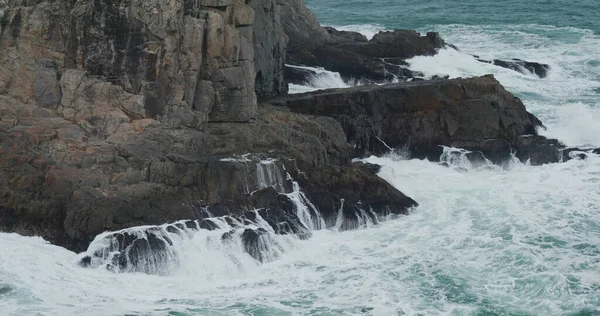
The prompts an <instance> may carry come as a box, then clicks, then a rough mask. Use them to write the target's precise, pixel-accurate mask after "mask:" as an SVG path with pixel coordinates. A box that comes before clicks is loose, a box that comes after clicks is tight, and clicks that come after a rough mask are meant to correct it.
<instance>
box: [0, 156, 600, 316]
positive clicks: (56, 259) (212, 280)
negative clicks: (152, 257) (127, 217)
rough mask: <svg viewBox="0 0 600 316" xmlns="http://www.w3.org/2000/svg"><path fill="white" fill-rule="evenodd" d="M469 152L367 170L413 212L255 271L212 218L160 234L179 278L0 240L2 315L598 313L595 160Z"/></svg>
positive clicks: (395, 160)
mask: <svg viewBox="0 0 600 316" xmlns="http://www.w3.org/2000/svg"><path fill="white" fill-rule="evenodd" d="M468 154H469V152H466V151H462V150H460V149H454V148H446V149H445V151H444V155H443V156H442V163H441V164H439V163H432V162H428V161H422V160H406V159H402V155H393V156H390V157H381V158H377V157H371V158H368V159H366V160H365V161H367V162H371V163H377V164H380V165H382V169H381V171H380V173H379V175H380V176H381V177H383V178H384V179H386V180H387V181H388V182H390V183H391V184H393V185H394V186H395V187H397V188H399V189H401V190H402V191H404V192H406V193H407V194H409V195H411V196H414V197H415V198H416V199H418V201H419V202H420V203H421V205H420V206H419V207H418V208H417V209H415V210H414V211H413V213H412V214H411V215H410V216H407V217H403V218H402V220H397V221H388V222H382V223H380V224H379V225H373V226H370V228H369V229H363V230H354V231H347V232H343V233H340V232H337V231H335V229H332V230H328V229H325V230H318V229H315V230H314V231H313V237H312V238H311V239H308V240H303V241H300V240H299V239H297V238H294V237H293V236H275V238H281V239H278V240H277V242H278V243H279V245H281V246H282V247H283V248H284V251H283V252H281V253H279V254H278V258H277V260H274V261H268V260H267V261H265V262H264V263H262V264H261V263H260V262H259V261H258V260H255V259H254V258H253V257H252V256H251V255H249V254H248V253H247V252H246V251H245V250H244V245H243V244H242V243H239V242H238V241H236V240H233V242H222V235H223V234H225V233H227V232H229V231H230V226H231V223H230V221H228V220H226V219H224V218H221V219H214V220H212V221H215V223H219V225H221V227H222V229H215V230H197V231H196V230H193V231H191V233H193V236H191V237H188V236H186V234H187V233H188V231H187V229H181V230H180V232H174V233H170V232H169V231H168V230H167V229H168V226H166V225H165V226H162V228H165V231H166V232H167V233H169V235H167V236H169V238H172V239H173V243H174V244H175V243H177V244H178V245H179V246H178V247H181V248H180V250H178V251H180V255H178V259H177V260H178V262H179V263H178V268H177V269H176V270H175V271H173V272H172V273H171V274H167V275H163V276H155V275H148V274H142V273H121V274H115V273H113V272H110V271H108V270H107V269H105V268H104V267H98V268H96V269H84V268H80V267H78V264H77V262H78V260H79V259H80V257H79V256H78V255H76V254H74V253H71V252H69V251H66V250H64V249H61V248H59V247H55V246H52V245H49V244H47V243H45V242H44V241H43V240H41V239H40V238H28V237H21V236H17V235H14V234H0V244H1V245H2V251H1V252H0V308H1V309H2V311H3V312H5V313H6V314H7V315H19V314H21V315H22V314H36V313H38V314H52V315H56V314H61V315H73V314H86V315H123V314H144V315H145V314H148V315H163V314H168V313H172V314H181V315H206V314H215V315H245V314H250V313H256V312H258V311H260V312H262V313H265V314H311V313H312V314H334V313H338V314H349V315H355V314H356V315H359V314H364V313H367V314H374V315H389V314H399V313H400V314H426V315H441V314H453V313H456V314H461V313H466V314H469V313H484V312H486V311H496V312H498V311H503V312H505V313H507V314H509V313H520V314H537V313H539V312H544V313H546V314H548V315H560V314H565V313H568V312H569V311H580V310H593V309H594V308H595V305H594V304H595V303H594V302H596V301H595V299H597V290H598V284H600V278H599V277H598V275H599V274H598V273H597V272H598V271H597V264H596V263H597V262H598V260H600V251H598V249H597V247H596V246H595V245H598V244H600V240H599V239H598V236H599V235H598V234H600V230H599V227H600V226H598V224H597V223H598V222H597V220H596V218H597V214H596V213H597V212H596V211H597V210H598V209H599V208H600V199H599V197H600V194H599V193H600V192H598V190H597V184H598V183H600V178H599V177H598V174H600V173H599V172H600V157H599V156H597V155H590V157H589V159H587V160H572V161H569V162H567V163H564V164H552V165H546V166H541V167H531V166H527V165H525V164H522V163H519V162H516V161H515V162H513V163H511V164H510V165H508V166H507V167H497V166H493V165H489V163H488V162H486V161H485V160H482V161H480V163H478V164H473V163H472V157H469V156H468ZM465 158H470V159H467V160H466V159H465ZM444 162H445V163H447V166H446V165H445V164H444ZM257 223H258V224H257V225H261V224H260V222H257ZM177 224H178V223H174V224H173V226H175V227H178V225H177ZM181 224H185V223H181ZM247 225H250V226H251V225H255V224H247ZM186 227H187V225H186ZM263 227H266V226H263ZM138 229H139V228H138ZM171 230H172V229H171ZM146 231H147V230H146ZM239 233H243V230H242V231H240V232H239ZM173 234H175V235H173ZM177 235H182V236H180V237H177ZM178 238H180V239H181V240H179V239H178ZM209 240H212V242H209ZM65 284H68V286H65ZM365 311H366V312H365Z"/></svg>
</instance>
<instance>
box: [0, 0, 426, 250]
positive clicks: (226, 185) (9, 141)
mask: <svg viewBox="0 0 600 316" xmlns="http://www.w3.org/2000/svg"><path fill="white" fill-rule="evenodd" d="M0 3H1V4H2V5H1V6H0V10H2V16H1V19H0V20H1V22H2V23H1V24H0V26H1V29H0V34H1V35H0V69H1V70H0V71H1V73H0V167H1V169H2V173H1V174H0V230H1V231H13V232H18V233H22V234H26V235H32V234H35V235H39V236H42V237H44V238H46V239H47V240H49V241H51V242H53V243H55V244H58V245H62V246H65V247H67V248H69V249H72V250H76V251H82V250H84V249H85V248H86V247H87V245H88V243H89V242H90V241H91V240H92V239H93V238H94V236H96V235H97V234H99V233H101V232H103V231H107V230H109V231H110V230H118V229H123V228H128V227H132V226H136V225H148V224H151V225H158V224H163V223H166V222H170V221H175V220H181V219H189V220H201V219H203V218H205V217H206V216H209V215H207V214H206V213H205V212H203V211H201V210H206V209H210V213H211V214H212V215H213V216H225V215H231V216H238V217H239V216H246V214H247V213H248V212H249V211H251V210H254V209H270V210H272V211H271V212H268V214H271V215H269V216H270V218H266V219H265V220H267V221H272V222H273V223H275V222H277V220H278V219H282V218H284V217H285V216H284V217H282V216H283V215H281V214H289V213H290V212H291V209H290V208H289V207H288V206H289V203H288V204H286V203H283V204H282V203H280V202H278V201H281V199H283V201H285V196H286V194H290V193H291V192H292V191H291V190H292V187H291V185H290V184H289V181H288V180H286V179H287V178H288V175H289V176H290V177H292V178H293V179H295V180H296V181H297V182H298V183H300V184H301V185H302V186H303V187H305V188H306V195H308V196H311V198H313V199H316V198H317V197H319V200H318V201H316V200H315V201H316V202H315V203H316V204H315V205H316V206H317V207H318V208H319V212H320V213H321V214H322V217H323V218H324V219H325V220H326V221H327V222H328V223H330V224H331V222H332V218H334V219H337V217H338V211H339V210H340V209H342V210H343V212H344V213H347V214H348V216H349V218H354V217H353V216H350V214H354V213H355V212H359V210H364V209H368V210H371V209H372V210H373V214H377V215H378V216H379V215H385V214H388V213H390V212H391V213H406V212H407V210H408V208H410V207H412V206H414V205H415V202H414V201H413V200H412V199H410V198H408V197H406V196H404V195H403V194H402V193H400V192H399V191H397V190H396V189H394V188H393V187H392V186H391V185H389V184H388V183H386V182H385V181H383V180H381V179H380V178H378V177H377V176H376V175H375V174H374V173H373V172H371V171H369V170H368V169H366V168H364V167H362V166H358V165H352V164H351V162H350V155H349V148H348V143H347V142H346V137H345V135H344V133H343V130H342V128H341V126H340V125H339V123H337V122H336V121H335V120H334V119H332V118H328V117H313V116H307V115H301V114H297V113H293V112H290V111H288V110H286V109H282V108H273V107H270V106H267V105H265V106H261V107H258V106H257V96H258V97H268V96H272V95H276V94H281V93H285V91H286V85H285V83H284V81H283V65H284V60H283V58H284V54H285V47H286V41H287V39H286V35H285V34H284V33H283V31H282V29H281V24H282V23H283V22H282V21H281V19H280V17H281V15H282V14H283V13H282V10H283V9H284V8H283V7H282V6H281V5H282V4H281V3H279V2H278V1H275V0H252V1H247V2H246V1H242V0H180V1H168V0H155V1H139V0H117V1H106V0H99V1H92V0H81V1H66V0H56V1H49V0H47V1H43V0H36V1H18V0H11V1H8V2H5V1H1V2H0ZM304 10H307V9H306V8H304ZM323 32H325V31H323ZM324 34H326V32H325V33H324ZM265 159H274V160H276V161H279V163H278V164H277V166H278V169H277V170H278V171H277V174H278V175H279V176H278V178H277V181H276V182H273V181H274V180H273V179H271V180H273V181H267V180H265V174H264V172H265V170H263V168H264V166H263V164H262V163H261V161H263V160H265ZM271 175H272V173H271ZM267 178H269V176H267ZM281 179H284V180H285V181H284V180H281ZM283 182H285V183H283ZM364 184H369V185H370V186H373V188H374V190H372V192H370V193H369V194H362V193H358V192H357V190H358V188H360V186H362V185H364ZM338 186H339V189H337V187H338ZM268 187H276V190H275V191H269V190H268ZM353 187H356V188H355V189H354V190H352V188H353ZM265 190H266V191H265ZM269 192H270V193H269ZM321 192H328V195H327V196H326V197H321V196H320V193H321ZM341 201H346V202H344V203H342V202H341ZM342 204H343V205H344V206H343V207H341V205H342ZM371 204H373V205H371ZM286 205H287V206H286ZM353 212H354V213H353ZM345 225H346V224H345ZM346 226H348V227H350V226H352V225H351V224H347V225H346ZM280 233H283V231H281V232H280ZM132 242H133V241H132ZM150 248H152V247H150Z"/></svg>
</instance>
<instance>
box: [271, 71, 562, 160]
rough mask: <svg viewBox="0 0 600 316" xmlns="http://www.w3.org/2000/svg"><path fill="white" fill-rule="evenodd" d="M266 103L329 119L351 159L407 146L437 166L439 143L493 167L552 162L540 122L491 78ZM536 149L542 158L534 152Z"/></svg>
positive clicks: (402, 85) (373, 88) (555, 146)
mask: <svg viewBox="0 0 600 316" xmlns="http://www.w3.org/2000/svg"><path fill="white" fill-rule="evenodd" d="M270 102H271V104H274V105H281V106H286V107H289V108H290V109H291V110H292V111H294V112H297V113H303V114H310V115H325V116H330V117H332V118H335V119H336V120H337V121H338V122H340V124H341V125H342V127H343V129H344V132H345V134H346V137H347V139H348V142H349V143H350V145H351V147H352V148H353V149H352V153H351V155H352V157H365V156H369V155H380V154H383V153H385V152H388V151H389V148H407V149H409V150H410V151H411V154H412V157H415V158H428V159H430V160H438V159H439V157H440V155H441V153H442V147H440V145H443V146H448V147H457V148H464V149H467V150H469V151H479V152H481V153H483V155H485V157H487V158H488V159H490V160H492V161H494V162H499V161H503V160H506V159H508V158H509V157H510V153H511V150H516V151H517V153H518V155H519V158H521V159H522V160H526V159H529V158H532V163H533V164H539V163H545V162H552V161H554V160H555V158H554V156H555V155H557V154H558V153H557V152H556V150H558V149H559V148H560V147H559V145H558V142H555V141H551V140H545V138H543V137H541V136H537V131H536V129H537V128H539V127H542V126H543V125H542V124H541V122H540V121H539V120H538V119H537V118H536V117H535V116H533V115H532V114H530V113H528V112H527V110H526V109H525V106H524V105H523V103H522V102H521V100H519V99H518V98H516V97H515V96H513V95H512V94H510V93H509V92H508V91H506V90H505V89H504V87H502V85H501V84H500V83H499V82H498V81H497V80H496V79H495V78H494V77H493V76H491V75H487V76H483V77H475V78H468V79H461V78H459V79H452V80H440V79H438V80H430V81H422V82H410V83H398V84H389V85H383V86H363V87H355V88H350V89H332V90H325V91H321V92H313V93H307V94H302V95H294V96H287V97H282V98H277V99H274V100H272V101H270ZM526 135H532V137H533V138H527V136H526ZM530 140H531V141H530ZM532 146H534V147H532ZM535 146H539V147H540V148H538V147H535ZM542 148H543V149H544V150H547V151H548V152H547V153H542V152H540V150H541V149H542Z"/></svg>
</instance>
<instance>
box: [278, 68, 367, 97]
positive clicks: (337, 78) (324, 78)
mask: <svg viewBox="0 0 600 316" xmlns="http://www.w3.org/2000/svg"><path fill="white" fill-rule="evenodd" d="M286 67H293V68H298V69H303V70H308V71H310V72H312V73H314V74H313V75H311V76H309V78H308V85H297V84H290V89H289V90H290V91H289V93H290V94H294V93H304V92H310V91H316V90H322V89H333V88H349V87H352V86H354V85H355V84H354V82H348V81H345V80H344V79H343V78H342V76H341V75H340V73H338V72H333V71H329V70H325V69H324V68H321V67H307V66H293V65H286Z"/></svg>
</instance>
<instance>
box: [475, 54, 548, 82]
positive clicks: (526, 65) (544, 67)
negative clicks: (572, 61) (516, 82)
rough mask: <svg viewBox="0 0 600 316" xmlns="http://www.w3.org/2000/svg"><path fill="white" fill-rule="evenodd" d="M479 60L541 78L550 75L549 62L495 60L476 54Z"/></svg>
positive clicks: (514, 59) (515, 59)
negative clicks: (482, 57)
mask: <svg viewBox="0 0 600 316" xmlns="http://www.w3.org/2000/svg"><path fill="white" fill-rule="evenodd" d="M474 57H475V58H476V59H477V60H478V61H480V62H482V63H486V64H492V65H496V66H499V67H502V68H506V69H510V70H514V71H517V72H520V73H522V74H528V73H532V74H534V75H536V76H538V77H540V78H546V77H548V73H549V72H550V66H549V65H548V64H542V63H537V62H532V61H526V60H522V59H517V58H513V59H508V60H505V59H493V60H485V59H481V58H479V56H474Z"/></svg>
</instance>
